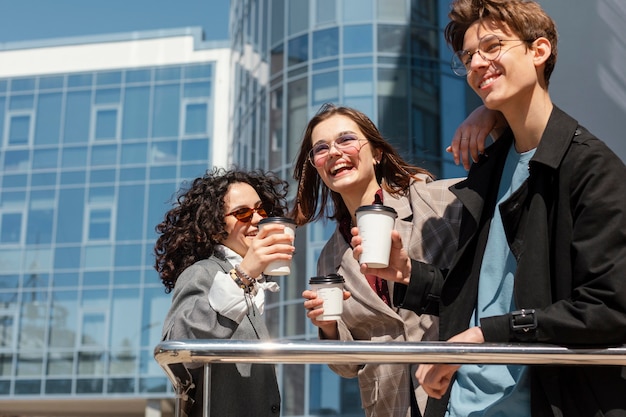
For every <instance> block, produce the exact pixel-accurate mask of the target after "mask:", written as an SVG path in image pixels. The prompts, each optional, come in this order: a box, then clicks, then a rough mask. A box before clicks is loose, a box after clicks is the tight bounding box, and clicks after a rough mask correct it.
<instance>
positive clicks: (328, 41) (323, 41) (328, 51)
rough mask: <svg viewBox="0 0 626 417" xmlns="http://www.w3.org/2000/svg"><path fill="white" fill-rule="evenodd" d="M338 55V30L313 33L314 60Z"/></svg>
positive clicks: (331, 29) (332, 29)
mask: <svg viewBox="0 0 626 417" xmlns="http://www.w3.org/2000/svg"><path fill="white" fill-rule="evenodd" d="M338 54H339V29H338V28H330V29H324V30H318V31H316V32H313V59H319V58H326V57H334V56H337V55H338Z"/></svg>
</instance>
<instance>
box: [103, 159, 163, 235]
mask: <svg viewBox="0 0 626 417" xmlns="http://www.w3.org/2000/svg"><path fill="white" fill-rule="evenodd" d="M142 172H143V171H142ZM143 175H144V176H145V174H143ZM142 179H143V178H142ZM144 190H145V186H144V185H143V184H141V185H124V186H120V187H119V192H118V203H117V204H118V206H117V212H118V213H124V215H123V216H117V222H116V223H117V229H116V231H115V235H116V237H117V239H118V240H133V239H141V238H142V236H143V218H144V194H145V191H144ZM164 201H165V200H164ZM159 209H162V210H163V211H162V212H161V216H162V215H163V213H165V211H166V210H165V205H164V204H161V205H160V207H159ZM148 224H150V225H151V227H153V225H156V224H157V223H148Z"/></svg>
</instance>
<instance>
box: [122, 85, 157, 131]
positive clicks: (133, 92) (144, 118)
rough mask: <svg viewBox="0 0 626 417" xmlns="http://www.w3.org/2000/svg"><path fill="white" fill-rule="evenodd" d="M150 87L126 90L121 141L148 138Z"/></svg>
mask: <svg viewBox="0 0 626 417" xmlns="http://www.w3.org/2000/svg"><path fill="white" fill-rule="evenodd" d="M149 111H150V87H133V88H127V89H126V93H125V96H124V116H123V118H122V139H138V138H147V137H148V125H149V124H148V118H149Z"/></svg>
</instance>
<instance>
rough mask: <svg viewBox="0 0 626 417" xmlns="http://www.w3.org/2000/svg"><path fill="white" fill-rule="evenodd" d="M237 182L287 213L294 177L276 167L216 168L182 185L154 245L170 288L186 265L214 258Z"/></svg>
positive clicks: (272, 211)
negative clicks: (276, 171) (230, 192)
mask: <svg viewBox="0 0 626 417" xmlns="http://www.w3.org/2000/svg"><path fill="white" fill-rule="evenodd" d="M234 183H247V184H250V185H251V186H252V187H253V188H254V189H255V190H256V192H257V193H258V194H259V197H260V198H261V202H262V204H263V208H264V209H265V211H266V212H267V213H268V215H270V216H284V215H285V213H286V211H287V200H286V196H287V188H288V183H287V182H286V181H284V180H281V179H280V178H278V176H277V175H276V174H274V173H272V172H264V171H261V170H254V171H243V170H239V169H237V168H233V169H230V170H226V169H223V168H214V169H213V170H212V171H207V173H206V174H205V175H204V176H202V177H200V178H196V179H195V180H193V182H192V183H191V186H190V187H188V188H187V187H183V188H181V190H179V192H178V193H177V197H176V202H175V204H174V207H173V208H172V209H171V210H169V211H168V212H167V213H165V218H164V220H163V221H162V222H161V223H159V224H158V225H157V226H156V228H155V229H156V231H157V233H158V234H160V235H161V236H160V237H159V238H158V239H157V241H156V244H155V245H154V254H155V256H156V261H155V264H154V268H155V269H156V270H157V272H158V273H159V276H160V278H161V281H162V282H163V285H165V292H166V293H169V292H171V291H172V289H173V288H174V285H175V284H176V279H177V278H178V276H179V275H180V274H181V273H182V272H183V270H185V268H187V267H189V266H191V265H193V264H194V263H195V262H197V261H200V260H202V259H207V258H209V257H210V256H211V255H213V252H214V251H215V246H216V245H217V244H219V243H220V242H222V241H223V240H224V239H226V238H227V237H228V233H227V232H226V230H225V228H226V222H225V220H224V216H225V215H226V213H225V212H224V196H225V195H226V193H227V192H228V188H229V186H230V185H231V184H234Z"/></svg>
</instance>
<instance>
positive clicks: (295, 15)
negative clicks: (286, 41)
mask: <svg viewBox="0 0 626 417" xmlns="http://www.w3.org/2000/svg"><path fill="white" fill-rule="evenodd" d="M287 5H288V6H289V20H288V22H289V35H293V34H295V33H298V32H302V31H305V30H307V29H308V28H309V0H289V1H288V2H287Z"/></svg>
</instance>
